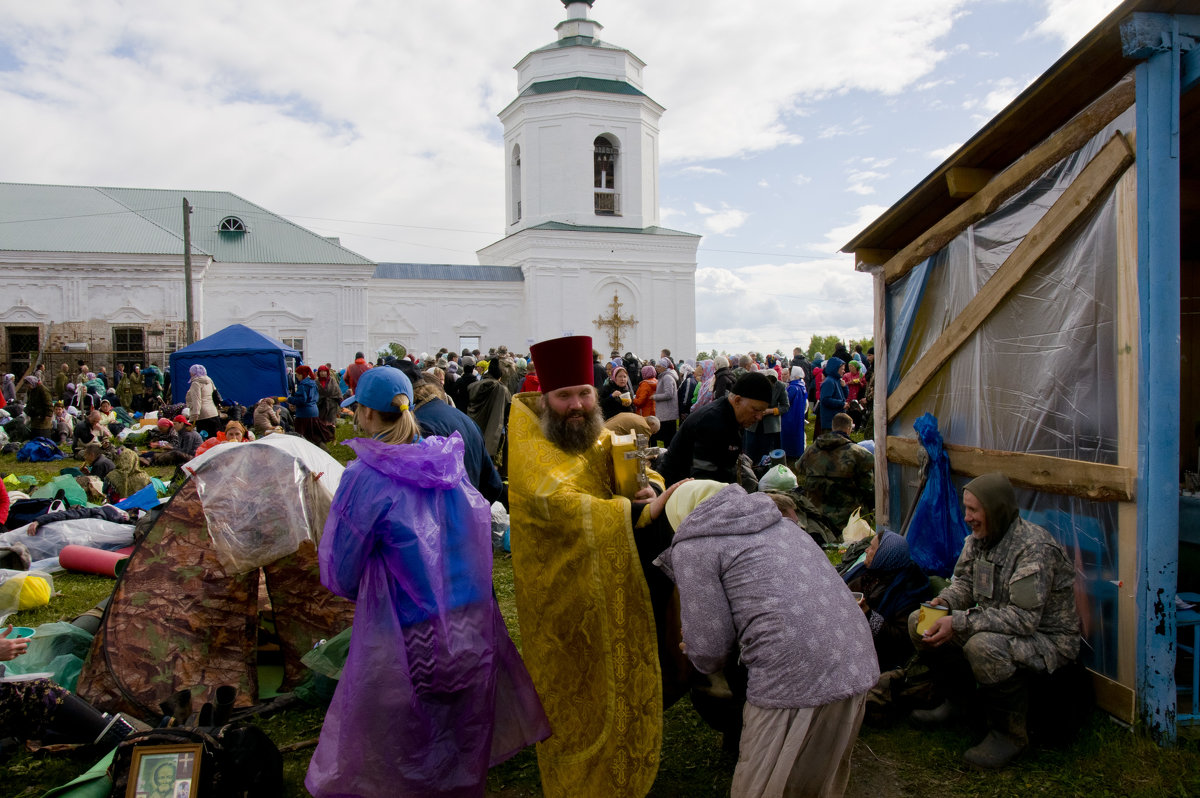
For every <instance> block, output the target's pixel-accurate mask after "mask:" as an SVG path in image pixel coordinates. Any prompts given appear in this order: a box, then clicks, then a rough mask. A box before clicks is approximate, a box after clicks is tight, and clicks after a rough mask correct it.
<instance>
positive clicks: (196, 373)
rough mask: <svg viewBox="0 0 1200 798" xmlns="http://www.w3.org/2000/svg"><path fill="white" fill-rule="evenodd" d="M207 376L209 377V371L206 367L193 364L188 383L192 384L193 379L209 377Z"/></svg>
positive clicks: (189, 370) (189, 371)
mask: <svg viewBox="0 0 1200 798" xmlns="http://www.w3.org/2000/svg"><path fill="white" fill-rule="evenodd" d="M207 376H208V369H206V368H204V366H201V365H200V364H199V363H193V364H192V367H191V368H189V369H188V382H191V378H192V377H207Z"/></svg>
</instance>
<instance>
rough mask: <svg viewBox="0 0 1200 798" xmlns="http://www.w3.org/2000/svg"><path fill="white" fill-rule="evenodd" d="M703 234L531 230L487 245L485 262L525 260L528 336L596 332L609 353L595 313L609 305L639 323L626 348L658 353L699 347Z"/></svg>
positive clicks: (606, 310)
mask: <svg viewBox="0 0 1200 798" xmlns="http://www.w3.org/2000/svg"><path fill="white" fill-rule="evenodd" d="M699 241H700V239H699V237H698V236H691V235H650V234H643V233H591V232H577V231H565V230H564V231H543V230H525V231H522V232H520V233H517V234H515V235H512V236H509V237H508V238H505V239H503V240H502V241H498V242H496V243H495V244H493V245H491V246H489V247H487V248H485V249H483V250H481V251H480V252H479V259H480V262H481V263H490V264H496V265H519V266H520V267H521V269H522V271H523V272H524V274H525V285H526V286H527V288H526V301H527V305H526V307H527V309H528V310H527V316H528V318H529V325H528V329H529V333H528V334H529V336H530V337H532V338H534V339H535V340H543V339H546V338H553V337H556V336H559V335H563V334H564V333H573V334H577V335H591V336H592V338H593V340H594V342H595V344H596V348H598V349H600V350H601V351H602V352H603V353H605V354H607V353H608V351H609V348H610V346H609V343H610V342H609V333H608V331H607V329H606V328H604V327H603V326H601V325H598V324H596V322H595V320H596V319H597V318H600V317H601V316H602V315H603V316H607V315H609V314H610V312H611V307H610V306H611V303H612V299H613V295H614V294H616V296H617V298H618V300H619V301H620V302H621V304H622V307H621V309H620V315H621V316H622V317H623V318H624V317H629V318H633V319H636V320H637V322H638V324H637V325H636V326H635V327H633V328H632V329H631V330H628V331H627V332H626V334H625V335H624V336H623V337H622V340H621V344H622V346H621V350H622V352H624V351H629V350H632V351H634V352H635V353H637V354H638V355H640V356H642V357H651V356H657V354H658V352H659V350H660V349H662V348H663V347H666V348H668V349H670V350H671V351H672V353H679V352H685V353H687V354H686V355H685V356H687V357H691V356H692V355H694V354H695V348H696V318H695V271H696V248H697V247H698V245H699Z"/></svg>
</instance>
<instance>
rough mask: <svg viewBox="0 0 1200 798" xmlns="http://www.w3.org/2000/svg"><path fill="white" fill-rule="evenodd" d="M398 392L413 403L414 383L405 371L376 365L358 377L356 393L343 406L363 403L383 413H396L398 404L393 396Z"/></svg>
mask: <svg viewBox="0 0 1200 798" xmlns="http://www.w3.org/2000/svg"><path fill="white" fill-rule="evenodd" d="M398 393H402V394H404V395H405V396H407V397H408V401H409V404H411V403H412V396H413V389H412V383H411V382H410V381H409V379H408V377H406V376H404V372H402V371H401V370H400V369H395V368H391V367H390V366H376V367H375V368H373V369H368V370H367V371H365V372H363V374H362V376H361V377H359V378H358V384H357V385H356V386H355V387H354V395H353V396H351V397H350V398H348V399H346V400H345V401H344V402H342V407H353V406H354V405H356V404H359V403H361V404H363V405H365V406H366V407H369V408H371V409H372V410H378V411H380V412H381V413H395V412H396V406H395V405H394V404H392V398H393V397H395V395H396V394H398Z"/></svg>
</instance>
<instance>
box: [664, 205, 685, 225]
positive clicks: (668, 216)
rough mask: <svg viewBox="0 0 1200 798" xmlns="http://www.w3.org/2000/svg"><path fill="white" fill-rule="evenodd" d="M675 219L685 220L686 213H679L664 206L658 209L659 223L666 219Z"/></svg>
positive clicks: (677, 210) (675, 209)
mask: <svg viewBox="0 0 1200 798" xmlns="http://www.w3.org/2000/svg"><path fill="white" fill-rule="evenodd" d="M675 217H678V218H681V219H686V218H687V211H681V210H679V209H678V208H669V207H667V206H665V205H664V206H662V207H660V208H659V209H658V219H659V221H660V222H665V221H666V220H667V219H672V218H675Z"/></svg>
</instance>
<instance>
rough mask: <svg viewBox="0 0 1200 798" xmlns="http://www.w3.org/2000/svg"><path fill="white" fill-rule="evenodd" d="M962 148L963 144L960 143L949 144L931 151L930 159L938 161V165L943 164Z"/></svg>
mask: <svg viewBox="0 0 1200 798" xmlns="http://www.w3.org/2000/svg"><path fill="white" fill-rule="evenodd" d="M961 146H962V142H961V141H959V142H955V143H954V144H947V145H946V146H945V147H938V148H937V149H936V150H930V151H929V157H930V158H933V159H935V160H937V161H938V163H941V162H942V161H944V160H946V159H947V158H949V157H950V156H951V155H953V154H954V153H956V152H958V148H959V147H961Z"/></svg>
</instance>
